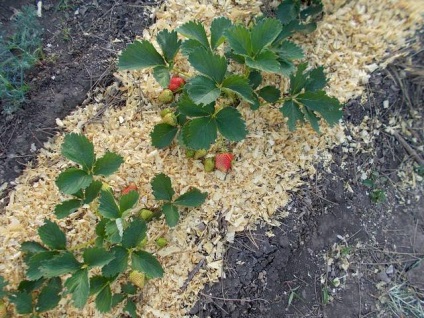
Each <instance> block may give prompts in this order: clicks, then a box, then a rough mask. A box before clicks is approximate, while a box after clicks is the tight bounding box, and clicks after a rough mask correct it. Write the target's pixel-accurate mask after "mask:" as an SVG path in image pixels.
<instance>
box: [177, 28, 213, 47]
mask: <svg viewBox="0 0 424 318" xmlns="http://www.w3.org/2000/svg"><path fill="white" fill-rule="evenodd" d="M177 32H178V33H180V34H182V35H183V36H185V37H186V38H189V39H192V40H196V41H198V42H199V43H200V44H201V45H202V46H204V47H205V48H209V42H208V37H207V36H206V31H205V28H204V26H203V24H202V23H200V22H197V21H189V22H187V23H185V24H183V25H181V26H180V27H178V28H177Z"/></svg>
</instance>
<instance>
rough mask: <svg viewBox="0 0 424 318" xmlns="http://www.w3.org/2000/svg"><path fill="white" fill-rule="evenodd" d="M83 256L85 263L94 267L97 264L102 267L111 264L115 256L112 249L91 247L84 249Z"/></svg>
mask: <svg viewBox="0 0 424 318" xmlns="http://www.w3.org/2000/svg"><path fill="white" fill-rule="evenodd" d="M82 257H83V260H84V264H85V265H87V266H88V268H93V267H96V266H99V267H102V266H104V265H106V264H109V263H110V262H111V261H112V260H113V259H114V257H115V256H114V255H113V253H112V252H111V251H108V250H106V249H105V248H102V247H89V248H86V249H85V250H84V252H83V254H82Z"/></svg>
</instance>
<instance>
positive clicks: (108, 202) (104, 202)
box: [99, 190, 121, 219]
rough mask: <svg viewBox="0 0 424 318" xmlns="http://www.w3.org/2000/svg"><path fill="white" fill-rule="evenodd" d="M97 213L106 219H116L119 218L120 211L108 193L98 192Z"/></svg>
mask: <svg viewBox="0 0 424 318" xmlns="http://www.w3.org/2000/svg"><path fill="white" fill-rule="evenodd" d="M99 213H100V214H101V215H102V216H104V217H105V218H107V219H117V218H119V217H120V216H121V211H120V209H119V207H118V205H117V204H116V201H115V198H114V197H113V194H112V193H111V192H110V191H104V190H101V191H100V198H99Z"/></svg>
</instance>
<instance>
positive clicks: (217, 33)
mask: <svg viewBox="0 0 424 318" xmlns="http://www.w3.org/2000/svg"><path fill="white" fill-rule="evenodd" d="M231 26H232V23H231V20H229V19H227V18H225V17H219V18H215V19H213V21H212V24H211V47H212V49H214V50H215V49H216V48H217V47H218V46H220V45H221V44H222V43H224V41H225V36H224V33H225V30H227V29H229V28H230V27H231Z"/></svg>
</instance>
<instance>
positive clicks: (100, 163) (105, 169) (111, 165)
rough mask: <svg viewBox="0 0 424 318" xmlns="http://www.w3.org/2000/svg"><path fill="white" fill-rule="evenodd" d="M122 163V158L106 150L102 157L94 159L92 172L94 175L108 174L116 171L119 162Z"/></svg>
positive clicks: (119, 164)
mask: <svg viewBox="0 0 424 318" xmlns="http://www.w3.org/2000/svg"><path fill="white" fill-rule="evenodd" d="M123 163H124V158H122V157H121V156H119V155H117V154H116V153H114V152H109V151H108V152H106V153H105V154H104V155H103V157H101V158H99V159H97V160H96V162H95V164H94V169H93V173H94V174H95V175H97V176H98V175H102V176H105V177H107V176H110V175H111V174H112V173H114V172H116V171H117V170H118V169H119V167H120V166H121V164H123Z"/></svg>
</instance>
